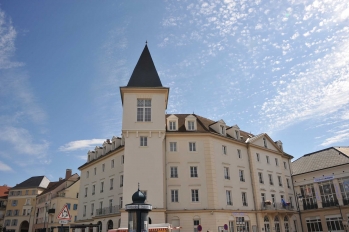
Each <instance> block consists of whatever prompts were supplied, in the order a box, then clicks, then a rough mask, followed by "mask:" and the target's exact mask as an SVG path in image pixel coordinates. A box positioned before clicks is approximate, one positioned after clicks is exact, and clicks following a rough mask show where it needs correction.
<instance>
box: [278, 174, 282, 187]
mask: <svg viewBox="0 0 349 232" xmlns="http://www.w3.org/2000/svg"><path fill="white" fill-rule="evenodd" d="M278 182H279V187H282V177H281V176H278Z"/></svg>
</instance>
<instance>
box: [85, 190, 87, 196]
mask: <svg viewBox="0 0 349 232" xmlns="http://www.w3.org/2000/svg"><path fill="white" fill-rule="evenodd" d="M85 197H87V188H85Z"/></svg>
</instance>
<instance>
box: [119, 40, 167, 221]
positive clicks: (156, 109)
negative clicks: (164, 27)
mask: <svg viewBox="0 0 349 232" xmlns="http://www.w3.org/2000/svg"><path fill="white" fill-rule="evenodd" d="M120 94H121V100H122V104H123V119H122V135H123V137H124V139H125V164H124V183H123V198H124V203H125V204H128V203H131V202H132V199H131V196H132V194H133V192H134V189H135V187H136V186H137V184H138V183H140V186H141V187H140V190H141V191H146V193H145V194H146V197H147V202H149V203H151V204H152V205H153V207H154V208H156V209H157V210H154V211H153V212H151V213H150V215H149V216H150V218H151V220H152V223H161V222H165V219H166V218H165V210H166V209H165V208H166V203H165V201H166V195H165V194H166V193H165V189H166V185H165V140H164V139H165V132H166V128H165V111H166V108H167V100H168V94H169V88H166V87H163V86H162V83H161V80H160V78H159V75H158V73H157V71H156V68H155V65H154V62H153V59H152V57H151V55H150V52H149V49H148V46H147V45H145V47H144V49H143V52H142V54H141V56H140V58H139V60H138V62H137V65H136V67H135V68H134V70H133V73H132V75H131V78H130V80H129V82H128V84H127V86H124V87H120ZM120 181H121V180H120ZM125 223H126V224H125ZM122 225H123V226H126V227H127V214H124V213H123V215H122Z"/></svg>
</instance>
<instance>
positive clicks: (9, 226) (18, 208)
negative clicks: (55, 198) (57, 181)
mask: <svg viewBox="0 0 349 232" xmlns="http://www.w3.org/2000/svg"><path fill="white" fill-rule="evenodd" d="M49 183H50V181H49V180H48V179H47V178H46V177H45V176H34V177H31V178H29V179H27V180H25V181H23V182H22V183H20V184H17V185H16V186H14V187H13V188H11V189H10V191H9V195H8V203H7V205H6V215H5V219H4V221H5V225H4V226H5V227H6V231H8V232H31V231H32V227H31V225H33V220H34V209H35V205H36V196H37V195H39V194H40V193H42V192H43V191H44V190H45V189H46V188H47V186H48V184H49Z"/></svg>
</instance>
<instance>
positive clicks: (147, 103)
mask: <svg viewBox="0 0 349 232" xmlns="http://www.w3.org/2000/svg"><path fill="white" fill-rule="evenodd" d="M150 121H151V99H137V122H150Z"/></svg>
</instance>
